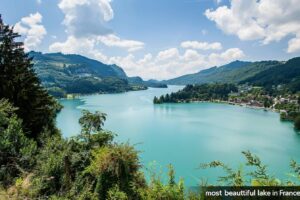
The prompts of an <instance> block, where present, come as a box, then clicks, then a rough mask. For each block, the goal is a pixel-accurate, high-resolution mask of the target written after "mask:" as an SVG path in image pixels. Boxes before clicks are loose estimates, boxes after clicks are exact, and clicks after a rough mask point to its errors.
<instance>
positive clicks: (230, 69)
mask: <svg viewBox="0 0 300 200" xmlns="http://www.w3.org/2000/svg"><path fill="white" fill-rule="evenodd" d="M277 64H279V62H278V61H261V62H244V61H234V62H231V63H229V64H226V65H223V66H220V67H212V68H209V69H206V70H202V71H200V72H198V73H195V74H188V75H184V76H180V77H178V78H174V79H170V80H167V81H164V83H167V84H171V85H187V84H201V83H216V82H218V83H238V82H240V81H242V80H245V79H247V78H249V77H252V76H254V75H256V74H258V73H259V72H262V71H264V70H267V69H269V68H271V67H273V66H275V65H277Z"/></svg>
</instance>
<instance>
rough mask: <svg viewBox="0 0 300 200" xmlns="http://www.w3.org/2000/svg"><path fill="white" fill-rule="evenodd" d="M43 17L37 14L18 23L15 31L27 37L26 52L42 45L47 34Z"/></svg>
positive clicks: (25, 41) (25, 42)
mask: <svg viewBox="0 0 300 200" xmlns="http://www.w3.org/2000/svg"><path fill="white" fill-rule="evenodd" d="M42 19H43V17H42V15H41V14H40V13H39V12H37V13H35V14H30V15H29V16H28V17H23V18H22V19H21V21H20V22H18V23H16V25H15V26H14V30H15V31H16V32H18V33H19V34H21V35H24V36H25V40H24V48H25V50H26V51H29V50H33V49H35V48H36V47H38V45H40V44H41V42H42V40H43V38H44V36H45V35H46V34H47V31H46V29H45V27H44V26H43V25H42V24H41V23H42Z"/></svg>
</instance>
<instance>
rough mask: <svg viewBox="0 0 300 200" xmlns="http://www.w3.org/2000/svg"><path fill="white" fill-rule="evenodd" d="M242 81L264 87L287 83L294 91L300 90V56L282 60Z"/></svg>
mask: <svg viewBox="0 0 300 200" xmlns="http://www.w3.org/2000/svg"><path fill="white" fill-rule="evenodd" d="M241 83H249V84H252V85H258V86H264V87H272V86H278V85H286V86H287V87H288V89H289V90H291V91H293V92H296V91H300V57H296V58H292V59H290V60H288V61H287V62H282V63H280V64H278V65H276V66H274V67H272V68H270V69H267V70H264V71H262V72H260V73H258V74H256V75H255V76H252V77H249V78H247V79H245V80H243V81H241Z"/></svg>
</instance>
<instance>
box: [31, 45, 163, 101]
mask: <svg viewBox="0 0 300 200" xmlns="http://www.w3.org/2000/svg"><path fill="white" fill-rule="evenodd" d="M29 57H32V58H33V64H34V69H35V72H36V73H37V75H38V77H39V78H40V80H41V82H42V84H43V86H44V87H46V88H47V89H48V91H49V92H50V94H52V95H54V96H56V97H63V96H65V95H66V94H67V93H79V94H88V93H115V92H125V91H130V90H140V89H146V88H147V87H148V86H149V87H162V86H164V85H163V84H159V83H156V84H155V83H153V84H152V83H150V82H146V81H144V80H142V79H141V78H140V77H138V78H139V81H138V82H137V81H134V80H135V78H131V77H128V76H127V75H126V73H125V72H124V70H123V69H122V68H120V67H118V66H117V65H106V64H103V63H101V62H99V61H96V60H93V59H89V58H86V57H84V56H80V55H74V54H69V55H65V54H62V53H48V54H43V53H39V52H33V51H32V52H30V53H29Z"/></svg>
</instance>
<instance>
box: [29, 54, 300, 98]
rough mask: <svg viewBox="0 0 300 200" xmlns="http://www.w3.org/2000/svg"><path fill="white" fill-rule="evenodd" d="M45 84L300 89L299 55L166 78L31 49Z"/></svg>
mask: <svg viewBox="0 0 300 200" xmlns="http://www.w3.org/2000/svg"><path fill="white" fill-rule="evenodd" d="M29 56H30V57H32V58H33V63H34V69H35V71H36V73H37V75H38V77H39V78H40V80H41V82H42V84H43V85H44V86H45V87H46V88H47V89H48V90H49V92H50V93H51V94H52V95H54V96H58V97H62V96H65V95H66V94H68V93H80V94H88V93H115V92H125V91H130V90H141V89H146V88H147V87H167V84H169V85H187V84H202V83H235V84H240V83H241V84H244V83H248V84H251V85H257V86H264V87H272V86H274V85H276V86H277V85H286V86H288V88H289V89H290V90H292V91H300V57H296V58H292V59H290V60H288V61H286V62H283V61H259V62H245V61H234V62H231V63H229V64H226V65H223V66H219V67H216V66H215V67H212V68H209V69H205V70H201V71H199V72H198V73H195V74H188V75H183V76H180V77H177V78H173V79H170V80H165V81H157V80H148V81H144V80H143V79H142V78H141V77H138V76H137V77H128V76H127V75H126V73H125V72H124V70H123V69H122V68H121V67H119V66H117V65H107V64H104V63H101V62H99V61H96V60H93V59H89V58H86V57H84V56H81V55H74V54H68V55H66V54H62V53H46V54H43V53H39V52H33V51H32V52H30V53H29Z"/></svg>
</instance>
